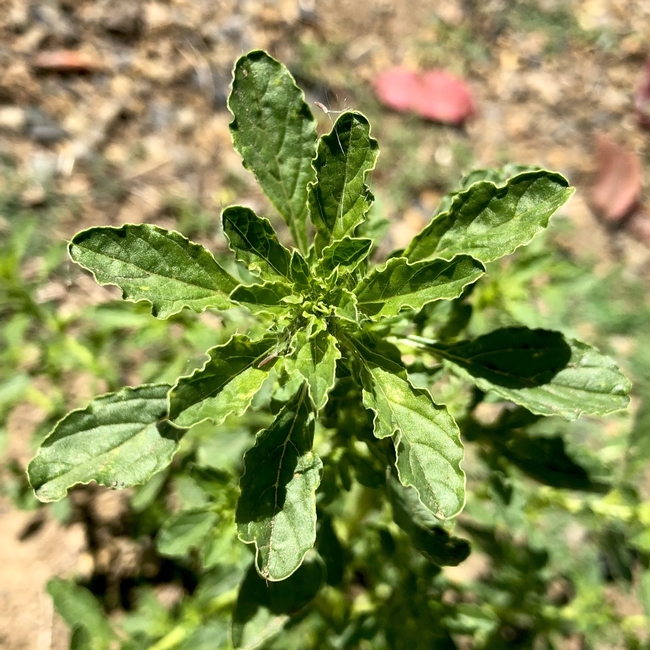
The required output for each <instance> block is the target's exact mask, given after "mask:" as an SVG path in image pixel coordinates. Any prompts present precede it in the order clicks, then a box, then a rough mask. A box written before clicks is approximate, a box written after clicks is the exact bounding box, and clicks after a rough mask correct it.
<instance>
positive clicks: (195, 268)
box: [69, 224, 238, 318]
mask: <svg viewBox="0 0 650 650" xmlns="http://www.w3.org/2000/svg"><path fill="white" fill-rule="evenodd" d="M69 251H70V257H71V258H72V259H73V260H74V261H75V262H77V263H78V264H80V265H81V266H83V267H84V268H85V269H88V270H89V271H92V273H93V275H94V276H95V280H97V282H98V283H99V284H101V285H105V284H115V285H117V286H118V287H120V289H122V297H123V298H124V299H125V300H131V301H133V302H139V301H141V300H146V301H147V302H150V303H151V305H152V309H151V311H152V313H153V315H154V316H156V317H158V318H167V317H169V316H171V315H172V314H175V313H177V312H179V311H181V309H183V307H189V308H190V309H193V310H194V311H197V312H201V311H204V310H205V309H206V308H208V307H215V308H217V309H228V308H229V307H231V306H232V303H231V302H230V300H229V299H228V294H230V292H231V291H232V290H233V289H234V288H235V287H236V286H237V284H238V282H237V281H236V280H235V279H234V278H233V277H232V276H231V275H230V274H228V273H227V272H226V271H225V270H224V269H223V268H222V267H221V266H220V265H219V264H218V263H217V262H216V260H215V259H214V257H213V256H212V253H210V252H209V251H207V250H206V249H205V248H203V246H200V245H199V244H195V243H194V242H191V241H190V240H189V239H186V238H185V237H183V236H182V235H181V234H179V233H177V232H174V231H171V230H165V229H164V228H159V227H157V226H152V225H149V224H141V225H133V224H126V225H124V226H121V227H119V228H113V227H104V228H90V229H89V230H83V231H82V232H80V233H78V234H77V235H75V236H74V238H73V239H72V241H71V242H70V246H69Z"/></svg>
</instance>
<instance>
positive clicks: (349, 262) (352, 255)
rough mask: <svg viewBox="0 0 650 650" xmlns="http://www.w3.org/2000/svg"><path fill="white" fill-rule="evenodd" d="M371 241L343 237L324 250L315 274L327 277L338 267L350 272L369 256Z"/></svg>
mask: <svg viewBox="0 0 650 650" xmlns="http://www.w3.org/2000/svg"><path fill="white" fill-rule="evenodd" d="M371 247H372V239H367V238H359V237H343V239H337V240H336V241H335V242H332V243H331V244H330V245H329V246H327V247H326V248H324V249H323V250H322V252H321V254H320V257H319V259H318V263H317V264H316V274H317V275H320V276H321V277H327V276H328V275H329V274H330V273H331V272H332V271H334V269H336V268H337V267H339V266H343V267H345V269H346V271H349V272H352V271H354V269H356V268H357V266H359V264H361V262H363V261H364V260H365V259H366V258H367V257H368V255H369V253H370V248H371Z"/></svg>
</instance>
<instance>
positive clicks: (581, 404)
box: [411, 327, 631, 420]
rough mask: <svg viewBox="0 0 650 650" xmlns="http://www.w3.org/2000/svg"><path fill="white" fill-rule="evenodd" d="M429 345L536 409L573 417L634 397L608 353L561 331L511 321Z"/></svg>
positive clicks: (485, 386)
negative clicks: (471, 336)
mask: <svg viewBox="0 0 650 650" xmlns="http://www.w3.org/2000/svg"><path fill="white" fill-rule="evenodd" d="M411 338H413V340H419V341H420V342H424V341H425V339H419V338H418V337H411ZM425 347H426V349H428V350H429V351H431V352H433V353H434V354H437V355H438V356H441V357H443V358H444V359H446V360H447V361H448V362H450V363H451V364H452V366H453V367H454V369H455V370H456V371H457V372H458V373H459V374H461V375H462V376H464V377H465V378H467V379H471V380H472V381H473V382H474V383H475V384H476V385H477V386H478V387H479V388H480V389H481V390H484V391H493V392H495V393H497V394H498V395H500V396H501V397H504V398H505V399H508V400H511V401H512V402H514V403H515V404H519V405H521V406H524V407H525V408H527V409H528V410H529V411H532V412H533V413H536V414H538V415H559V416H561V417H563V418H565V419H567V420H574V419H575V418H577V417H579V416H580V415H582V414H583V413H586V414H589V415H606V414H607V413H612V412H614V411H620V410H621V409H624V408H626V407H627V405H628V403H629V401H630V400H629V397H628V393H629V392H630V389H631V384H630V382H629V380H628V379H627V378H626V377H625V376H624V375H623V374H622V373H621V371H620V370H619V369H618V367H617V366H616V364H615V363H614V362H613V361H612V360H611V359H610V358H609V357H606V356H604V355H602V354H600V353H599V352H598V351H597V350H596V349H595V348H592V347H591V346H589V345H587V344H585V343H581V342H580V341H576V340H574V339H565V338H564V336H563V335H562V334H561V333H560V332H553V331H549V330H539V329H538V330H530V329H528V328H525V327H508V328H503V329H500V330H496V331H494V332H490V333H489V334H486V335H485V336H480V337H478V338H476V339H473V340H470V341H461V342H460V343H454V344H452V345H444V344H440V343H435V342H429V344H428V345H427V344H425Z"/></svg>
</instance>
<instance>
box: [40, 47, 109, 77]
mask: <svg viewBox="0 0 650 650" xmlns="http://www.w3.org/2000/svg"><path fill="white" fill-rule="evenodd" d="M32 66H33V67H34V68H36V69H37V70H43V71H48V72H93V71H95V70H99V69H101V68H102V67H103V66H102V65H101V63H100V62H99V61H98V60H97V59H96V58H95V57H93V56H91V55H90V54H88V53H87V52H79V51H77V50H48V51H44V52H39V53H38V54H37V55H36V56H35V57H34V59H33V60H32Z"/></svg>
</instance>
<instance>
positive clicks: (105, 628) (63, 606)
mask: <svg viewBox="0 0 650 650" xmlns="http://www.w3.org/2000/svg"><path fill="white" fill-rule="evenodd" d="M47 593H48V594H49V595H50V596H51V597H52V600H53V601H54V608H55V609H56V611H57V612H58V614H59V615H60V616H61V618H63V620H64V621H65V622H66V623H67V624H68V625H69V626H70V628H71V629H73V630H75V629H79V628H81V629H85V630H86V631H87V632H88V633H89V634H90V637H92V642H91V643H88V635H82V636H84V639H83V643H82V642H81V640H80V641H78V645H79V647H82V648H93V649H95V650H100V649H101V650H105V649H106V650H108V648H109V647H111V642H114V641H115V634H114V633H113V630H112V629H111V626H110V624H109V622H108V616H107V615H106V613H105V612H104V611H103V610H102V608H101V606H100V604H99V602H98V601H97V600H96V599H95V597H94V596H93V594H92V592H90V591H89V590H88V589H86V588H85V587H80V586H79V585H76V584H75V583H74V582H70V581H68V580H61V579H60V578H52V579H50V580H49V581H48V583H47Z"/></svg>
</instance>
